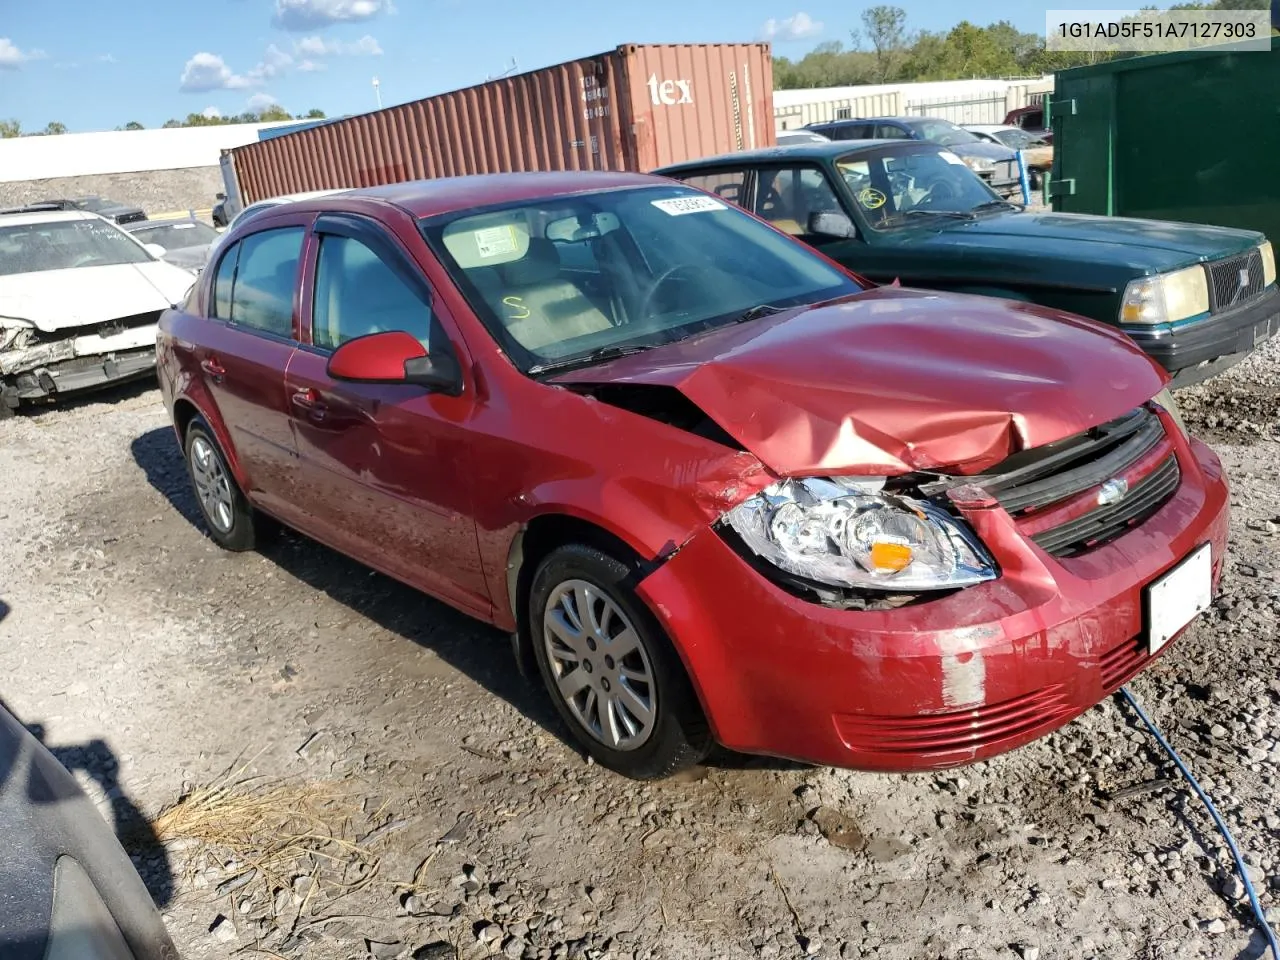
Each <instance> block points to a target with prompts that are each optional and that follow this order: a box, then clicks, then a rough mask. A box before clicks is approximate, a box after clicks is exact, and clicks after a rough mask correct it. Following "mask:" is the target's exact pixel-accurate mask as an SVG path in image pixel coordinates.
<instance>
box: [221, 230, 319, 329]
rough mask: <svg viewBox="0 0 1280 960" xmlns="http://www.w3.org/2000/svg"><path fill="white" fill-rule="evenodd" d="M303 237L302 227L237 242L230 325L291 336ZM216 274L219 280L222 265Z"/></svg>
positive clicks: (252, 235)
mask: <svg viewBox="0 0 1280 960" xmlns="http://www.w3.org/2000/svg"><path fill="white" fill-rule="evenodd" d="M305 233H306V231H305V230H304V229H303V228H302V227H282V228H280V229H277V230H264V231H262V232H261V233H255V234H251V235H250V236H247V237H245V238H244V239H243V240H241V241H240V257H239V263H238V264H237V265H236V272H235V282H234V285H233V286H232V288H231V315H230V318H229V319H230V320H231V322H232V323H238V324H241V325H243V326H246V327H252V328H253V329H255V330H261V331H263V332H264V333H271V334H275V335H276V336H278V337H292V336H293V292H294V287H295V286H296V285H297V280H298V261H299V260H300V259H301V258H302V238H303V236H304V235H305ZM225 262H226V261H225V260H224V261H223V263H225ZM218 272H219V277H218V279H219V280H221V273H222V267H221V265H220V266H219V270H218Z"/></svg>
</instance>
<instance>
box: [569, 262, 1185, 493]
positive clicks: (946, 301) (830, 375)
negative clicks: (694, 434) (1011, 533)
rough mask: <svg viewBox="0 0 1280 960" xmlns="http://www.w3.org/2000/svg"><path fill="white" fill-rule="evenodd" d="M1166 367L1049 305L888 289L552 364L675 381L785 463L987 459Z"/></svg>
mask: <svg viewBox="0 0 1280 960" xmlns="http://www.w3.org/2000/svg"><path fill="white" fill-rule="evenodd" d="M1165 379H1166V378H1165V375H1164V374H1163V373H1161V372H1160V371H1159V368H1157V367H1156V366H1155V364H1154V363H1153V362H1152V361H1151V360H1149V359H1148V358H1147V357H1146V356H1145V355H1144V354H1143V353H1142V352H1141V351H1140V350H1139V349H1138V348H1137V347H1136V346H1134V345H1133V344H1132V343H1131V342H1130V341H1129V340H1127V339H1126V338H1125V337H1124V336H1123V335H1121V334H1119V333H1118V332H1116V331H1113V330H1110V329H1108V328H1106V327H1104V326H1102V325H1100V324H1095V323H1093V322H1092V321H1089V320H1084V319H1081V318H1079V317H1074V316H1071V315H1069V314H1064V313H1059V312H1057V311H1053V310H1048V309H1045V308H1042V307H1036V306H1032V305H1028V304H1022V303H1016V302H1012V301H1006V300H994V299H987V298H981V297H968V296H957V295H952V294H935V293H928V292H925V291H916V290H903V289H900V288H891V287H886V288H879V289H875V290H871V291H868V292H866V293H864V294H861V295H859V296H857V297H855V298H852V299H850V300H847V301H844V302H841V303H836V304H831V305H828V306H825V307H817V308H813V309H809V310H801V311H798V312H788V313H784V314H778V315H777V316H774V317H768V318H765V319H762V320H758V321H754V322H751V323H745V324H741V325H738V326H730V327H723V328H720V329H719V330H716V331H713V332H711V333H708V334H705V335H703V336H700V337H696V338H691V339H689V340H685V341H681V342H679V343H674V344H670V345H667V346H662V347H657V348H654V349H653V350H649V351H646V352H644V353H641V354H636V355H633V356H630V357H623V358H620V359H618V360H614V361H611V362H609V363H605V364H601V365H598V366H595V367H589V368H585V369H580V370H575V371H572V372H569V373H566V374H563V375H561V376H560V377H557V378H555V382H557V383H562V384H570V383H573V384H603V383H644V384H653V385H663V386H669V387H674V388H676V389H677V390H679V391H680V392H681V393H683V394H684V395H685V396H686V397H687V398H688V399H689V400H691V401H692V402H693V403H695V404H697V405H698V407H699V408H701V409H702V410H703V412H705V413H706V414H707V415H708V416H709V417H711V419H713V420H714V421H716V423H718V424H719V425H720V426H721V427H722V428H723V429H724V430H725V432H727V433H728V434H729V435H730V436H732V437H733V438H734V439H735V440H737V441H738V442H739V443H740V444H742V446H743V447H745V448H746V449H747V450H749V451H750V452H751V453H753V454H755V456H757V457H758V458H759V459H760V460H761V461H762V462H763V463H764V464H765V466H767V467H768V468H769V469H770V470H772V471H773V472H775V473H777V474H780V475H799V474H817V475H823V474H826V475H833V474H840V473H849V474H864V475H865V474H899V473H907V472H910V471H913V470H929V469H945V470H949V471H954V472H959V473H977V472H979V471H981V470H983V469H985V468H987V467H989V466H992V465H993V464H995V463H998V462H999V461H1001V460H1003V459H1004V458H1005V457H1007V456H1009V455H1010V454H1012V453H1015V452H1017V451H1019V450H1022V449H1026V448H1030V447H1037V446H1041V445H1043V444H1046V443H1050V442H1052V441H1054V440H1060V439H1062V438H1064V437H1067V436H1071V435H1072V434H1075V433H1079V432H1081V431H1083V430H1087V429H1088V428H1090V427H1093V426H1096V425H1098V424H1100V423H1105V422H1106V421H1108V420H1111V419H1114V418H1116V417H1118V416H1120V415H1121V414H1123V413H1125V412H1127V411H1129V410H1131V409H1133V408H1134V407H1136V406H1138V405H1139V404H1141V403H1143V402H1145V401H1147V400H1149V399H1151V397H1153V396H1154V395H1155V394H1156V393H1157V392H1159V390H1160V388H1161V386H1162V384H1163V383H1164V381H1165Z"/></svg>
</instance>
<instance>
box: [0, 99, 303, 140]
mask: <svg viewBox="0 0 1280 960" xmlns="http://www.w3.org/2000/svg"><path fill="white" fill-rule="evenodd" d="M324 119H325V112H324V111H323V110H317V109H314V108H313V109H311V110H308V111H307V112H306V113H299V114H296V115H294V114H290V113H289V111H287V110H285V109H284V108H283V107H279V106H274V105H273V106H269V107H264V108H263V109H261V110H253V111H249V112H247V113H240V114H234V115H232V116H229V117H224V116H213V117H209V116H205V115H204V114H203V113H188V114H187V117H186V119H185V120H166V121H165V122H164V123H162V124H161V125H160V129H162V130H172V129H175V128H177V127H218V126H223V125H224V124H229V123H271V122H274V121H277V120H324ZM116 129H117V130H145V129H147V128H146V127H144V126H143V125H142V124H140V123H139V122H138V121H137V120H130V121H129V122H128V123H126V124H122V125H121V126H118V127H116ZM66 132H67V126H66V124H64V123H58V122H57V121H56V120H55V121H53V122H51V123H49V124H46V125H45V128H44V129H43V130H31V131H24V130H23V129H22V124H21V123H19V122H18V121H17V120H0V140H9V139H12V138H13V137H53V136H57V135H58V134H60V133H66Z"/></svg>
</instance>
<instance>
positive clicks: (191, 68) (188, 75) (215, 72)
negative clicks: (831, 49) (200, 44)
mask: <svg viewBox="0 0 1280 960" xmlns="http://www.w3.org/2000/svg"><path fill="white" fill-rule="evenodd" d="M255 82H256V81H255V79H254V78H252V77H246V76H241V75H240V74H238V73H234V72H233V71H232V70H231V68H230V67H228V66H227V65H226V64H225V63H224V62H223V60H222V58H221V57H220V56H218V55H217V54H215V53H203V52H202V53H197V54H196V55H195V56H194V57H192V58H191V59H190V60H188V61H187V65H186V66H185V67H184V68H183V70H182V80H181V82H180V83H179V85H178V89H179V90H182V91H184V92H186V93H207V92H208V91H210V90H243V89H245V88H246V87H251V86H253V85H254V83H255Z"/></svg>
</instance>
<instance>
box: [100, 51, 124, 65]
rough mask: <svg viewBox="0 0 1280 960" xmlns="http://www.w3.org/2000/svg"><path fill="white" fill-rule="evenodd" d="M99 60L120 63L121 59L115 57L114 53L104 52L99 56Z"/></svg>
mask: <svg viewBox="0 0 1280 960" xmlns="http://www.w3.org/2000/svg"><path fill="white" fill-rule="evenodd" d="M98 62H99V63H119V62H120V61H119V60H117V59H116V58H115V55H114V54H111V53H104V54H103V55H102V56H100V57H99V58H98Z"/></svg>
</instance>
